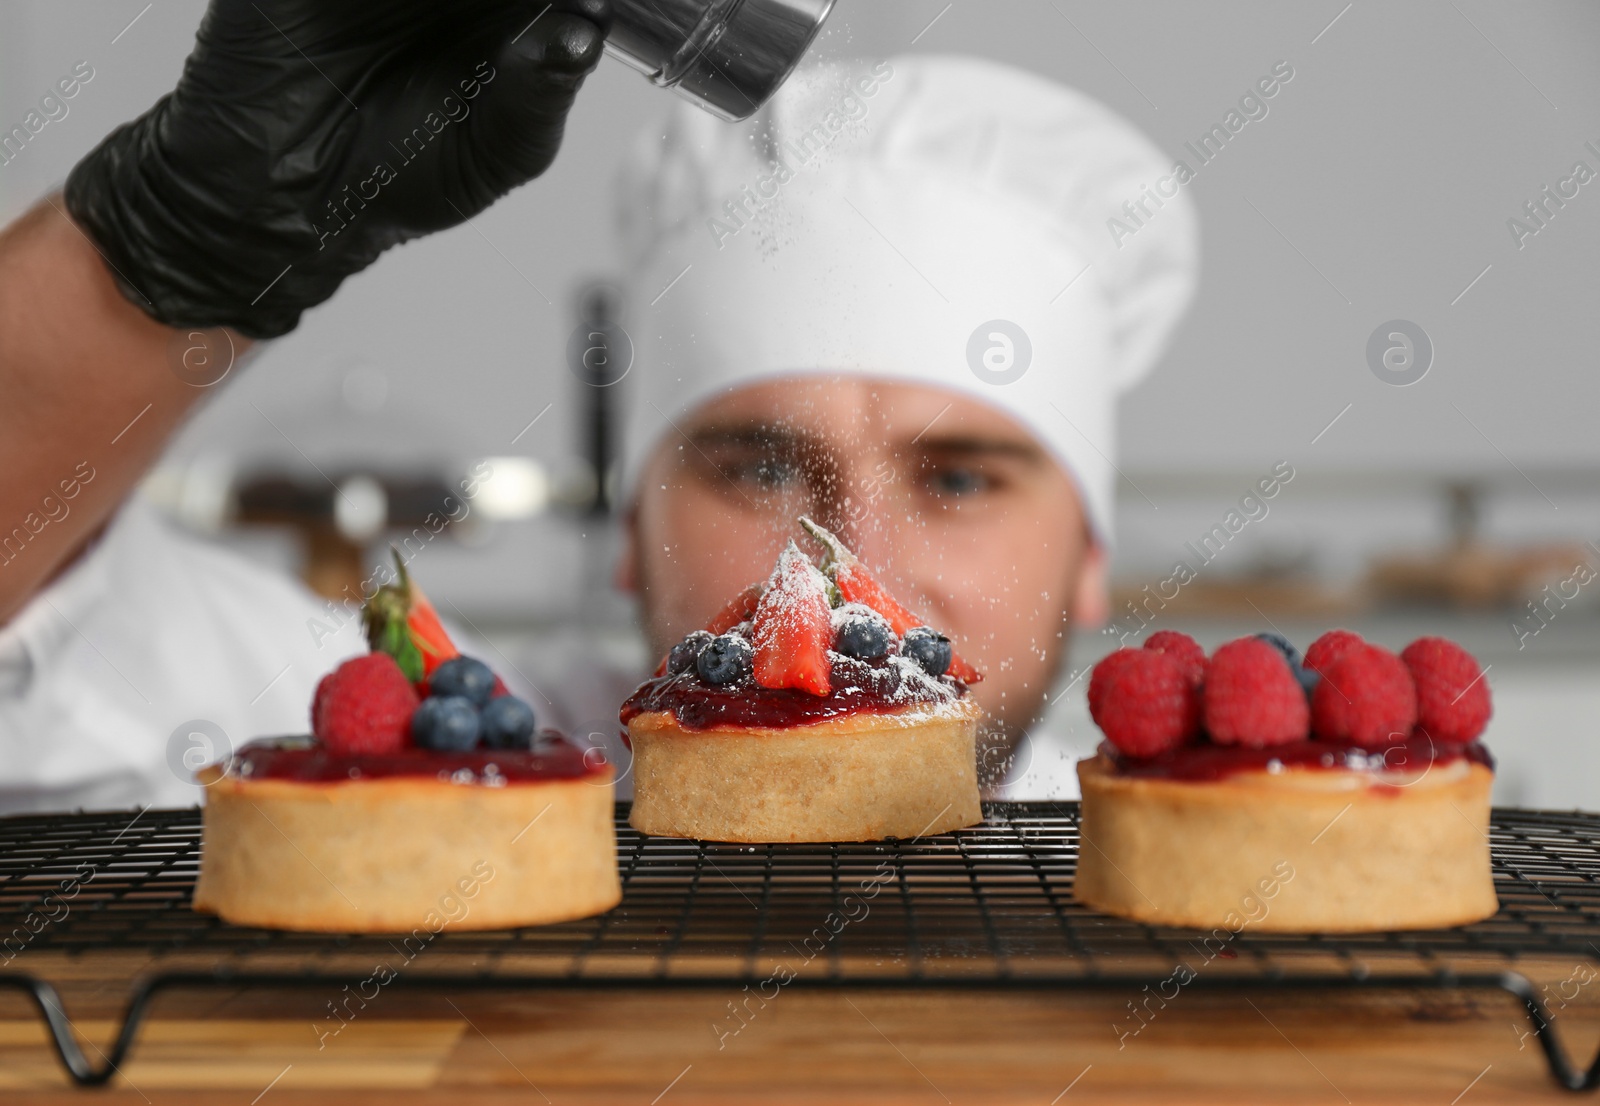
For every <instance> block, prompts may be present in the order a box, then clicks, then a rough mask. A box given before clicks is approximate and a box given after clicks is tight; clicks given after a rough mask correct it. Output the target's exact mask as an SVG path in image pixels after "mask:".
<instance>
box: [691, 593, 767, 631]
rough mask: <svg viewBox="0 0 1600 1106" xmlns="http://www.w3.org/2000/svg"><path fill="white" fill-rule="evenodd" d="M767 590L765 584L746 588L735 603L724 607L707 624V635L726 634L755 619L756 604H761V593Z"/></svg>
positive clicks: (735, 599)
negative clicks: (748, 620)
mask: <svg viewBox="0 0 1600 1106" xmlns="http://www.w3.org/2000/svg"><path fill="white" fill-rule="evenodd" d="M765 590H767V585H766V584H765V583H759V584H751V585H750V586H749V587H747V588H745V589H744V590H743V591H741V592H740V593H739V594H738V596H737V597H735V598H734V600H733V602H731V603H729V604H728V605H727V606H726V607H723V608H722V609H721V610H720V611H718V612H717V613H716V616H715V617H714V618H712V620H711V621H710V622H708V623H706V633H708V634H711V635H712V636H713V637H714V636H716V635H717V634H725V633H727V632H728V631H729V630H731V629H733V628H734V627H735V626H737V625H739V623H741V622H744V621H746V620H747V619H750V618H754V617H755V613H756V604H757V603H759V602H761V593H762V592H763V591H765Z"/></svg>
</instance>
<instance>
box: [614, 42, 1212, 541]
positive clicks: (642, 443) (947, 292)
mask: <svg viewBox="0 0 1600 1106" xmlns="http://www.w3.org/2000/svg"><path fill="white" fill-rule="evenodd" d="M1172 170H1173V161H1172V159H1170V158H1169V157H1167V156H1165V155H1163V154H1162V153H1161V152H1160V151H1159V150H1158V149H1156V147H1155V146H1154V145H1152V144H1151V142H1150V140H1149V139H1148V138H1146V137H1145V136H1144V135H1143V134H1142V133H1140V132H1139V131H1138V130H1136V129H1135V128H1134V127H1133V126H1132V125H1131V124H1129V123H1128V122H1127V121H1126V120H1124V119H1122V118H1121V117H1119V116H1117V115H1115V114H1114V113H1112V112H1111V111H1110V110H1109V109H1107V108H1106V107H1105V106H1104V105H1102V104H1100V103H1098V102H1097V101H1095V100H1092V99H1090V98H1088V97H1087V96H1084V95H1083V94H1081V93H1079V92H1076V91H1074V90H1072V89H1070V88H1066V87H1064V86H1062V85H1059V84H1056V83H1054V82H1052V81H1049V80H1046V79H1045V78H1042V77H1039V76H1036V75H1034V74H1031V73H1027V72H1024V71H1022V70H1018V69H1013V68H1011V67H1009V66H1005V65H1000V64H997V63H995V62H990V61H985V60H982V59H979V58H972V57H953V56H950V57H942V56H932V55H918V56H907V57H896V58H891V59H889V60H888V61H880V62H877V63H875V64H874V63H871V62H857V63H830V64H827V65H820V66H813V67H810V68H807V69H802V70H801V71H799V72H797V73H796V74H795V75H794V77H792V78H791V79H790V80H789V82H788V83H787V84H786V85H785V86H784V87H783V88H782V89H781V90H780V91H779V93H778V94H777V96H775V97H774V98H773V100H772V101H771V102H770V103H769V105H768V106H767V107H766V108H764V109H763V110H762V111H761V112H760V113H758V114H757V115H756V116H755V117H754V118H753V119H751V120H750V121H749V122H747V123H745V124H741V125H738V126H731V127H730V126H729V125H727V124H725V123H722V122H719V121H717V120H715V119H713V118H712V117H711V116H709V115H707V114H706V113H704V112H702V111H698V110H697V109H695V108H693V107H691V106H689V105H683V106H682V107H680V108H678V109H676V110H675V112H674V114H673V115H672V116H671V117H670V118H669V120H668V121H667V123H666V125H665V128H664V129H663V128H659V127H658V128H654V129H652V131H650V132H649V133H647V134H645V135H643V136H641V140H640V143H639V145H638V147H637V149H636V150H635V151H634V152H633V156H632V157H631V158H630V159H629V161H628V162H627V164H626V166H625V168H624V171H623V173H622V177H621V181H620V190H619V192H620V194H619V201H620V217H621V227H622V231H623V236H624V241H625V244H626V246H627V248H628V251H629V256H630V268H629V276H628V279H627V291H628V303H629V305H630V320H629V323H628V330H629V333H630V335H631V337H632V339H633V344H634V357H635V360H634V367H633V368H632V370H631V372H630V374H629V376H628V378H627V380H626V382H625V383H624V385H623V389H624V395H625V396H626V397H627V398H626V400H625V404H626V407H627V416H626V418H625V434H624V438H623V456H622V466H621V490H622V497H623V501H624V502H626V501H628V499H630V498H631V496H632V495H633V493H634V491H635V489H636V487H637V483H638V476H639V471H640V469H641V467H642V465H643V464H644V462H645V461H646V460H647V459H648V457H649V456H650V454H651V453H652V452H653V451H654V449H655V448H656V446H657V445H658V444H659V443H660V442H661V441H662V440H663V438H664V436H666V435H669V434H673V433H675V427H676V426H677V425H681V422H680V419H681V418H682V416H683V415H684V414H686V413H688V412H690V411H692V410H694V409H695V408H696V407H698V406H699V405H701V404H703V403H704V402H706V401H707V400H709V399H712V398H715V397H717V396H719V395H722V394H724V393H726V392H728V391H731V390H734V389H737V388H739V387H741V386H743V385H746V384H750V383H753V382H755V381H758V380H770V379H773V378H776V377H783V376H794V375H812V374H818V373H827V374H859V375H862V376H871V377H881V378H887V379H902V380H915V381H916V382H918V383H922V384H929V385H935V386H939V387H944V388H948V389H951V390H953V391H955V392H958V393H961V394H963V395H967V396H971V397H974V398H976V399H978V400H980V401H982V402H985V403H988V404H991V405H993V406H994V407H997V408H999V409H1000V410H1002V411H1004V412H1006V413H1008V414H1010V415H1011V416H1012V417H1014V418H1015V419H1017V420H1018V421H1019V422H1021V423H1022V424H1023V425H1024V426H1026V427H1028V428H1029V429H1030V430H1031V431H1032V432H1033V433H1034V434H1035V435H1036V436H1037V438H1038V440H1039V442H1040V444H1041V445H1043V446H1044V447H1045V448H1046V449H1047V450H1049V452H1050V453H1051V454H1052V455H1053V456H1054V457H1055V458H1056V459H1057V460H1058V461H1059V462H1060V463H1061V464H1062V466H1063V467H1064V468H1065V470H1066V471H1067V472H1068V473H1069V474H1070V475H1071V476H1072V477H1073V479H1074V480H1075V481H1076V483H1077V486H1078V489H1079V493H1080V495H1081V497H1082V501H1083V506H1084V510H1085V513H1086V515H1087V517H1088V519H1089V522H1090V525H1091V527H1092V528H1093V530H1094V532H1095V534H1096V535H1097V536H1098V537H1099V538H1100V539H1101V540H1102V541H1105V540H1108V539H1109V537H1110V533H1111V526H1110V522H1111V504H1112V492H1113V482H1114V477H1115V472H1116V466H1115V462H1114V457H1115V454H1116V446H1115V441H1114V436H1115V409H1114V401H1115V397H1116V395H1117V393H1118V392H1120V391H1121V390H1123V389H1124V388H1127V387H1128V386H1129V385H1131V384H1133V383H1134V382H1136V381H1137V380H1138V379H1139V378H1140V377H1141V376H1142V375H1143V374H1144V373H1145V372H1146V371H1147V370H1148V369H1149V368H1150V367H1151V365H1152V364H1153V363H1154V361H1155V360H1156V358H1157V357H1158V356H1159V355H1160V353H1161V351H1162V349H1163V348H1164V346H1165V344H1166V341H1167V338H1168V336H1169V335H1170V333H1171V331H1172V329H1173V327H1174V326H1175V325H1176V323H1177V321H1178V319H1179V318H1180V317H1181V316H1182V314H1183V311H1184V308H1185V307H1186V306H1187V304H1188V302H1189V300H1190V298H1191V295H1192V293H1193V290H1194V284H1195V272H1196V267H1197V252H1198V244H1197V239H1198V230H1197V221H1196V218H1195V214H1194V209H1193V206H1192V205H1191V203H1190V201H1189V198H1188V196H1186V195H1185V194H1184V193H1183V190H1182V188H1181V185H1180V183H1179V182H1178V181H1177V178H1176V177H1175V176H1173V174H1172ZM1124 205H1129V206H1127V207H1125V206H1124ZM1113 220H1114V221H1113Z"/></svg>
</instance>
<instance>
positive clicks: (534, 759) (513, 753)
mask: <svg viewBox="0 0 1600 1106" xmlns="http://www.w3.org/2000/svg"><path fill="white" fill-rule="evenodd" d="M605 764H606V759H605V757H604V755H602V754H601V752H600V750H598V749H584V748H581V747H580V746H578V745H576V744H575V743H573V742H572V741H570V740H568V739H567V738H565V737H563V736H562V735H561V734H558V733H556V732H555V731H554V730H544V731H542V732H541V733H540V734H539V739H538V741H537V742H536V743H535V744H534V747H533V748H532V749H482V748H480V749H473V750H471V751H470V752H462V753H440V752H434V751H432V750H429V749H402V750H400V751H398V752H394V753H333V752H329V751H328V750H327V749H325V748H323V747H322V746H321V745H319V744H317V743H316V741H315V740H314V739H309V738H306V739H301V738H287V739H268V740H266V741H254V742H251V743H250V744H248V745H245V746H244V747H242V748H241V749H239V751H238V752H236V753H234V755H233V756H232V758H230V759H229V761H228V768H227V771H228V773H229V774H230V775H233V776H238V777H240V778H242V779H256V780H262V779H266V780H291V781H293V782H295V783H347V782H349V781H351V780H384V779H437V780H440V781H441V782H447V783H459V784H477V785H480V786H485V787H503V786H505V785H507V784H515V783H544V782H547V781H550V780H576V779H583V778H585V777H587V776H596V775H599V774H600V773H601V772H602V771H603V770H604V768H605Z"/></svg>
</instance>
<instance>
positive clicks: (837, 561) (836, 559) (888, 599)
mask: <svg viewBox="0 0 1600 1106" xmlns="http://www.w3.org/2000/svg"><path fill="white" fill-rule="evenodd" d="M800 525H801V526H803V527H805V530H806V533H808V534H810V535H811V536H812V537H813V538H816V539H817V541H819V542H821V543H822V545H823V547H824V548H826V549H827V551H828V555H827V557H826V558H825V559H824V560H823V562H822V571H823V572H824V573H825V574H826V575H827V577H828V579H829V580H831V581H832V582H833V586H834V587H836V588H838V589H839V595H840V596H841V597H842V598H843V600H844V602H846V603H862V604H865V605H866V606H868V607H871V608H872V609H873V610H875V611H877V612H878V613H879V614H881V615H883V617H884V618H886V619H888V620H889V626H890V628H891V629H893V630H894V632H895V633H896V634H898V635H900V636H901V637H904V636H905V633H906V631H907V630H909V629H911V628H912V627H914V626H926V625H927V624H928V620H927V619H925V618H923V617H922V616H921V615H918V614H917V613H916V612H915V611H913V610H911V609H910V608H909V607H905V606H903V605H901V603H900V601H899V600H898V599H896V598H895V597H894V596H892V595H890V594H889V589H888V588H886V587H884V586H883V585H882V584H881V583H879V582H878V579H877V577H875V576H873V575H872V573H871V572H869V571H868V570H867V566H866V565H864V564H862V563H861V560H860V558H858V557H857V556H856V555H855V554H854V553H852V552H850V550H849V548H848V547H847V546H846V545H845V544H844V542H842V541H840V540H839V539H838V538H837V537H835V536H834V535H833V534H831V533H829V532H828V531H827V530H824V529H823V528H822V527H820V526H818V525H817V524H816V523H815V522H812V521H811V520H810V519H809V518H806V517H804V516H801V519H800ZM946 673H947V674H948V675H951V676H954V677H955V678H956V679H958V680H961V681H962V682H963V683H969V684H975V683H977V682H978V681H980V680H982V679H983V673H982V672H979V671H978V670H977V669H976V668H974V667H973V666H972V664H971V663H970V662H968V661H967V660H965V659H964V658H962V657H961V656H960V655H959V654H956V653H952V654H951V655H950V667H949V668H948V669H947V670H946Z"/></svg>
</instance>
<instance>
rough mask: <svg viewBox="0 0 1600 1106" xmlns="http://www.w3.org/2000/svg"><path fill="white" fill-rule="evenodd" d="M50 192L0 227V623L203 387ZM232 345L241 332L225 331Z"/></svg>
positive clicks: (172, 336)
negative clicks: (174, 361)
mask: <svg viewBox="0 0 1600 1106" xmlns="http://www.w3.org/2000/svg"><path fill="white" fill-rule="evenodd" d="M65 210H66V209H65V207H64V206H63V205H62V203H61V198H60V197H59V196H56V197H51V198H50V199H48V200H46V201H45V202H44V203H42V204H40V205H39V206H38V207H36V208H35V209H33V210H32V211H30V212H28V213H27V214H26V215H24V216H23V217H22V218H20V219H19V220H17V222H15V223H14V224H12V225H11V226H9V227H7V228H5V230H4V231H3V232H0V396H4V397H5V401H4V402H3V403H0V473H4V477H3V479H0V623H3V622H5V621H7V620H9V619H10V618H11V617H12V616H13V615H14V614H15V613H16V612H17V611H18V610H19V609H20V608H21V607H22V605H23V604H24V603H26V602H27V600H28V598H29V597H30V596H32V595H33V594H34V593H35V592H37V591H38V590H39V588H40V587H42V586H43V585H44V584H45V583H46V582H48V581H49V580H50V579H51V577H53V576H54V575H55V574H56V573H57V572H58V571H59V570H60V569H61V568H62V566H63V565H64V564H65V563H66V562H67V561H68V560H69V559H70V558H71V557H72V556H73V555H74V554H75V553H76V551H77V550H78V549H79V548H81V547H82V545H83V543H84V542H85V540H86V539H87V538H89V537H90V536H91V535H92V534H93V533H94V532H95V531H96V530H97V529H98V528H99V527H100V526H102V525H103V524H104V523H105V521H106V519H107V518H109V517H110V515H111V513H112V512H113V511H114V510H115V509H116V507H117V506H118V504H120V503H121V502H122V500H123V499H124V498H125V497H126V496H127V494H128V493H129V491H130V490H131V489H132V488H133V487H134V485H135V484H136V483H137V482H138V480H139V479H140V477H142V476H143V475H144V473H145V471H146V469H148V468H149V466H150V465H151V463H152V462H153V461H154V460H155V459H156V457H157V456H158V455H159V454H160V452H161V449H162V446H163V445H164V444H165V443H166V441H167V438H168V437H169V436H170V434H171V433H172V431H173V430H174V428H176V427H177V425H178V424H179V423H180V422H181V421H182V419H183V416H184V414H185V413H186V412H187V411H188V410H189V408H190V407H191V406H192V405H193V404H194V403H195V402H196V400H198V399H199V398H200V396H201V395H203V394H204V393H203V391H202V390H201V389H200V388H197V387H195V386H193V385H191V384H189V383H186V382H184V381H183V380H182V379H180V378H179V376H178V375H177V373H176V372H175V371H174V370H173V368H172V367H171V366H170V364H169V358H170V357H171V356H172V354H171V353H170V351H171V350H172V348H173V346H174V344H175V342H176V344H177V345H178V352H179V354H181V352H182V349H181V342H177V339H179V338H180V337H181V335H179V334H178V332H176V331H174V330H172V329H171V328H169V327H166V326H163V325H161V324H160V323H157V322H155V321H154V320H152V319H151V318H150V317H149V316H148V315H146V314H145V313H144V312H143V311H141V310H139V308H138V307H136V306H134V304H132V303H131V302H129V300H128V299H127V298H126V297H125V296H124V295H123V294H122V292H121V291H120V290H119V289H118V288H117V286H116V283H115V281H114V280H113V278H112V275H111V273H110V271H109V270H108V269H107V268H106V264H105V262H104V261H103V260H102V258H101V257H100V255H99V253H98V252H97V251H96V249H95V247H94V246H93V244H91V243H90V241H89V239H88V238H86V237H85V236H84V234H83V233H82V231H80V230H79V229H78V227H77V226H76V225H75V224H74V223H73V222H72V221H71V220H70V219H69V218H68V217H67V216H66V214H65ZM234 342H235V343H236V348H237V349H238V350H240V351H242V349H243V346H244V345H245V343H244V341H243V340H242V339H239V338H237V337H235V338H234Z"/></svg>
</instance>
